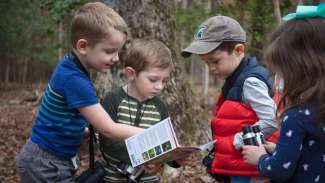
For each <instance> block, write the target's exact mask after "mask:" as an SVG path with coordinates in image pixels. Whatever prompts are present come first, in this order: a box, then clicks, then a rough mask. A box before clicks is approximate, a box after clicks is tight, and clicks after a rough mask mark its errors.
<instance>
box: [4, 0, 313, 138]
mask: <svg viewBox="0 0 325 183" xmlns="http://www.w3.org/2000/svg"><path fill="white" fill-rule="evenodd" d="M103 1H104V2H105V3H107V4H109V5H110V6H112V7H113V8H114V9H115V10H116V11H118V12H119V13H120V14H121V16H122V17H124V18H125V20H126V21H127V24H128V25H129V27H130V32H131V36H130V38H144V37H146V38H148V37H150V38H156V39H158V40H161V41H163V42H164V43H165V44H166V45H168V47H169V48H170V49H171V50H172V53H173V57H174V62H175V65H176V69H175V72H174V73H173V77H172V79H171V82H170V83H169V87H168V88H167V89H166V91H165V93H164V95H163V97H164V98H165V99H166V100H167V102H168V104H169V106H170V111H171V115H172V117H173V120H174V122H175V125H176V126H177V127H182V130H180V131H181V132H180V136H181V138H182V139H186V141H187V142H189V143H198V142H199V141H206V138H207V135H208V132H207V131H206V130H205V129H204V130H201V131H200V132H198V131H197V129H198V128H200V125H201V123H204V124H205V126H207V127H208V126H209V123H208V119H207V118H206V116H207V115H206V114H202V111H203V110H204V107H205V104H206V102H207V103H209V104H213V103H214V102H215V100H216V99H215V97H214V96H216V94H217V89H216V88H217V87H218V86H219V81H218V80H217V79H216V78H209V73H208V68H207V66H206V65H205V64H204V63H203V62H200V61H198V60H199V58H198V57H196V56H192V57H191V58H188V59H183V58H181V56H180V50H181V49H182V48H184V47H185V46H186V45H187V44H188V43H189V42H190V40H191V39H192V37H193V34H194V32H195V30H196V27H197V26H198V25H199V24H200V23H201V22H202V21H203V20H205V19H206V18H207V17H209V16H213V15H217V14H222V15H227V16H231V17H233V18H235V19H237V20H238V21H239V22H240V23H241V24H242V25H243V27H244V28H245V29H246V31H247V33H248V49H247V53H249V54H250V55H256V56H257V57H258V58H261V55H262V49H263V45H264V44H265V42H266V38H267V33H268V32H269V31H271V30H272V29H273V28H274V27H275V26H276V25H277V24H278V23H279V21H280V19H279V17H281V13H282V14H286V13H288V12H289V11H290V10H293V9H294V7H295V6H296V4H297V3H299V2H301V1H298V0H292V1H290V0H273V1H269V0H227V1H226V0H224V1H222V0H201V1H194V0H164V1H162V0H161V1H159V0H132V1H128V0H103ZM86 2H90V0H19V1H18V0H10V1H1V2H0V12H1V16H0V41H1V44H0V62H1V67H0V88H1V90H3V89H4V90H5V89H6V88H7V86H8V84H9V83H19V84H31V83H46V81H47V80H48V79H49V76H50V74H51V72H52V70H53V68H54V66H55V64H56V63H57V61H58V59H59V58H60V57H61V56H62V55H63V54H64V53H65V52H68V51H69V50H70V46H69V33H68V30H69V24H70V20H71V17H72V15H73V12H74V11H75V10H76V9H77V8H78V7H79V6H80V5H82V4H84V3H86ZM303 2H304V3H309V4H310V3H317V2H316V1H315V2H313V1H303ZM121 63H123V51H122V53H121ZM122 65H123V64H119V66H117V67H116V68H115V69H113V70H112V72H110V73H108V74H106V75H103V74H92V76H93V80H94V81H95V84H96V87H97V89H98V94H99V96H103V93H105V92H106V91H107V90H109V89H111V88H112V87H116V86H118V85H121V83H122V78H121V76H120V74H119V73H120V72H119V69H120V68H121V66H122ZM211 87H212V88H214V89H215V90H213V91H212V93H211ZM209 88H210V90H209ZM209 96H213V97H211V99H210V98H209ZM201 114H202V115H203V116H202V115H201ZM204 115H205V116H204ZM179 129H180V128H179ZM186 134H190V135H187V136H186Z"/></svg>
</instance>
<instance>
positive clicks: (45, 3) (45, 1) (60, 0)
mask: <svg viewBox="0 0 325 183" xmlns="http://www.w3.org/2000/svg"><path fill="white" fill-rule="evenodd" d="M40 2H41V8H43V9H46V10H48V11H49V15H50V17H51V18H53V19H54V20H56V21H61V20H62V19H64V18H65V16H66V15H68V14H69V13H71V11H72V10H74V9H76V8H77V7H79V6H81V5H83V4H85V3H87V2H90V0H40Z"/></svg>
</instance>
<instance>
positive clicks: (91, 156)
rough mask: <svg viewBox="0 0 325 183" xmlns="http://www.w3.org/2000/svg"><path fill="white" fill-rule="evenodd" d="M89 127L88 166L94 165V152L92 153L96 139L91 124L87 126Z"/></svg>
mask: <svg viewBox="0 0 325 183" xmlns="http://www.w3.org/2000/svg"><path fill="white" fill-rule="evenodd" d="M88 128H89V135H90V136H89V168H93V167H94V162H95V153H94V142H95V140H96V135H95V131H94V128H93V126H92V125H91V124H89V126H88Z"/></svg>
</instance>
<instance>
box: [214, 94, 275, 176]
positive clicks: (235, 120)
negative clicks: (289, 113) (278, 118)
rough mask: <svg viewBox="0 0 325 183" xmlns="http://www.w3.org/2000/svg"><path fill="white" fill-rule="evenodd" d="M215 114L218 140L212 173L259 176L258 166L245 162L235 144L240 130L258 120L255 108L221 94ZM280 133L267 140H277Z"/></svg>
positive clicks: (215, 129) (215, 136)
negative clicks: (234, 140)
mask: <svg viewBox="0 0 325 183" xmlns="http://www.w3.org/2000/svg"><path fill="white" fill-rule="evenodd" d="M215 114H216V116H215V117H214V118H213V119H212V121H211V130H212V135H213V139H216V140H217V141H216V144H215V151H214V153H215V157H214V160H213V163H212V173H214V174H228V175H239V176H259V172H258V170H257V168H256V166H253V165H248V164H246V163H244V160H243V156H242V154H241V152H240V151H239V150H237V149H235V147H234V145H233V139H234V135H235V134H236V133H237V132H240V131H241V130H242V127H244V126H247V125H252V124H254V123H256V122H257V121H258V117H257V115H256V113H255V112H254V110H253V109H252V108H251V107H249V106H248V105H246V104H244V103H242V102H237V101H230V100H224V98H223V95H220V96H219V99H218V102H217V104H216V106H215ZM278 135H279V134H278V131H276V132H275V133H274V134H273V135H271V136H269V137H268V138H267V140H268V141H272V142H275V141H276V140H277V137H278Z"/></svg>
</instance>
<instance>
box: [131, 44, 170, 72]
mask: <svg viewBox="0 0 325 183" xmlns="http://www.w3.org/2000/svg"><path fill="white" fill-rule="evenodd" d="M125 67H132V68H133V69H134V70H135V71H136V73H137V74H139V73H140V72H141V71H143V70H145V69H146V68H148V67H158V68H161V69H165V68H168V67H171V68H173V60H172V54H171V52H170V50H169V48H168V47H167V46H166V45H165V44H164V43H162V42H161V41H158V40H154V39H135V40H133V41H131V43H130V45H129V46H128V48H127V51H126V57H125Z"/></svg>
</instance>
